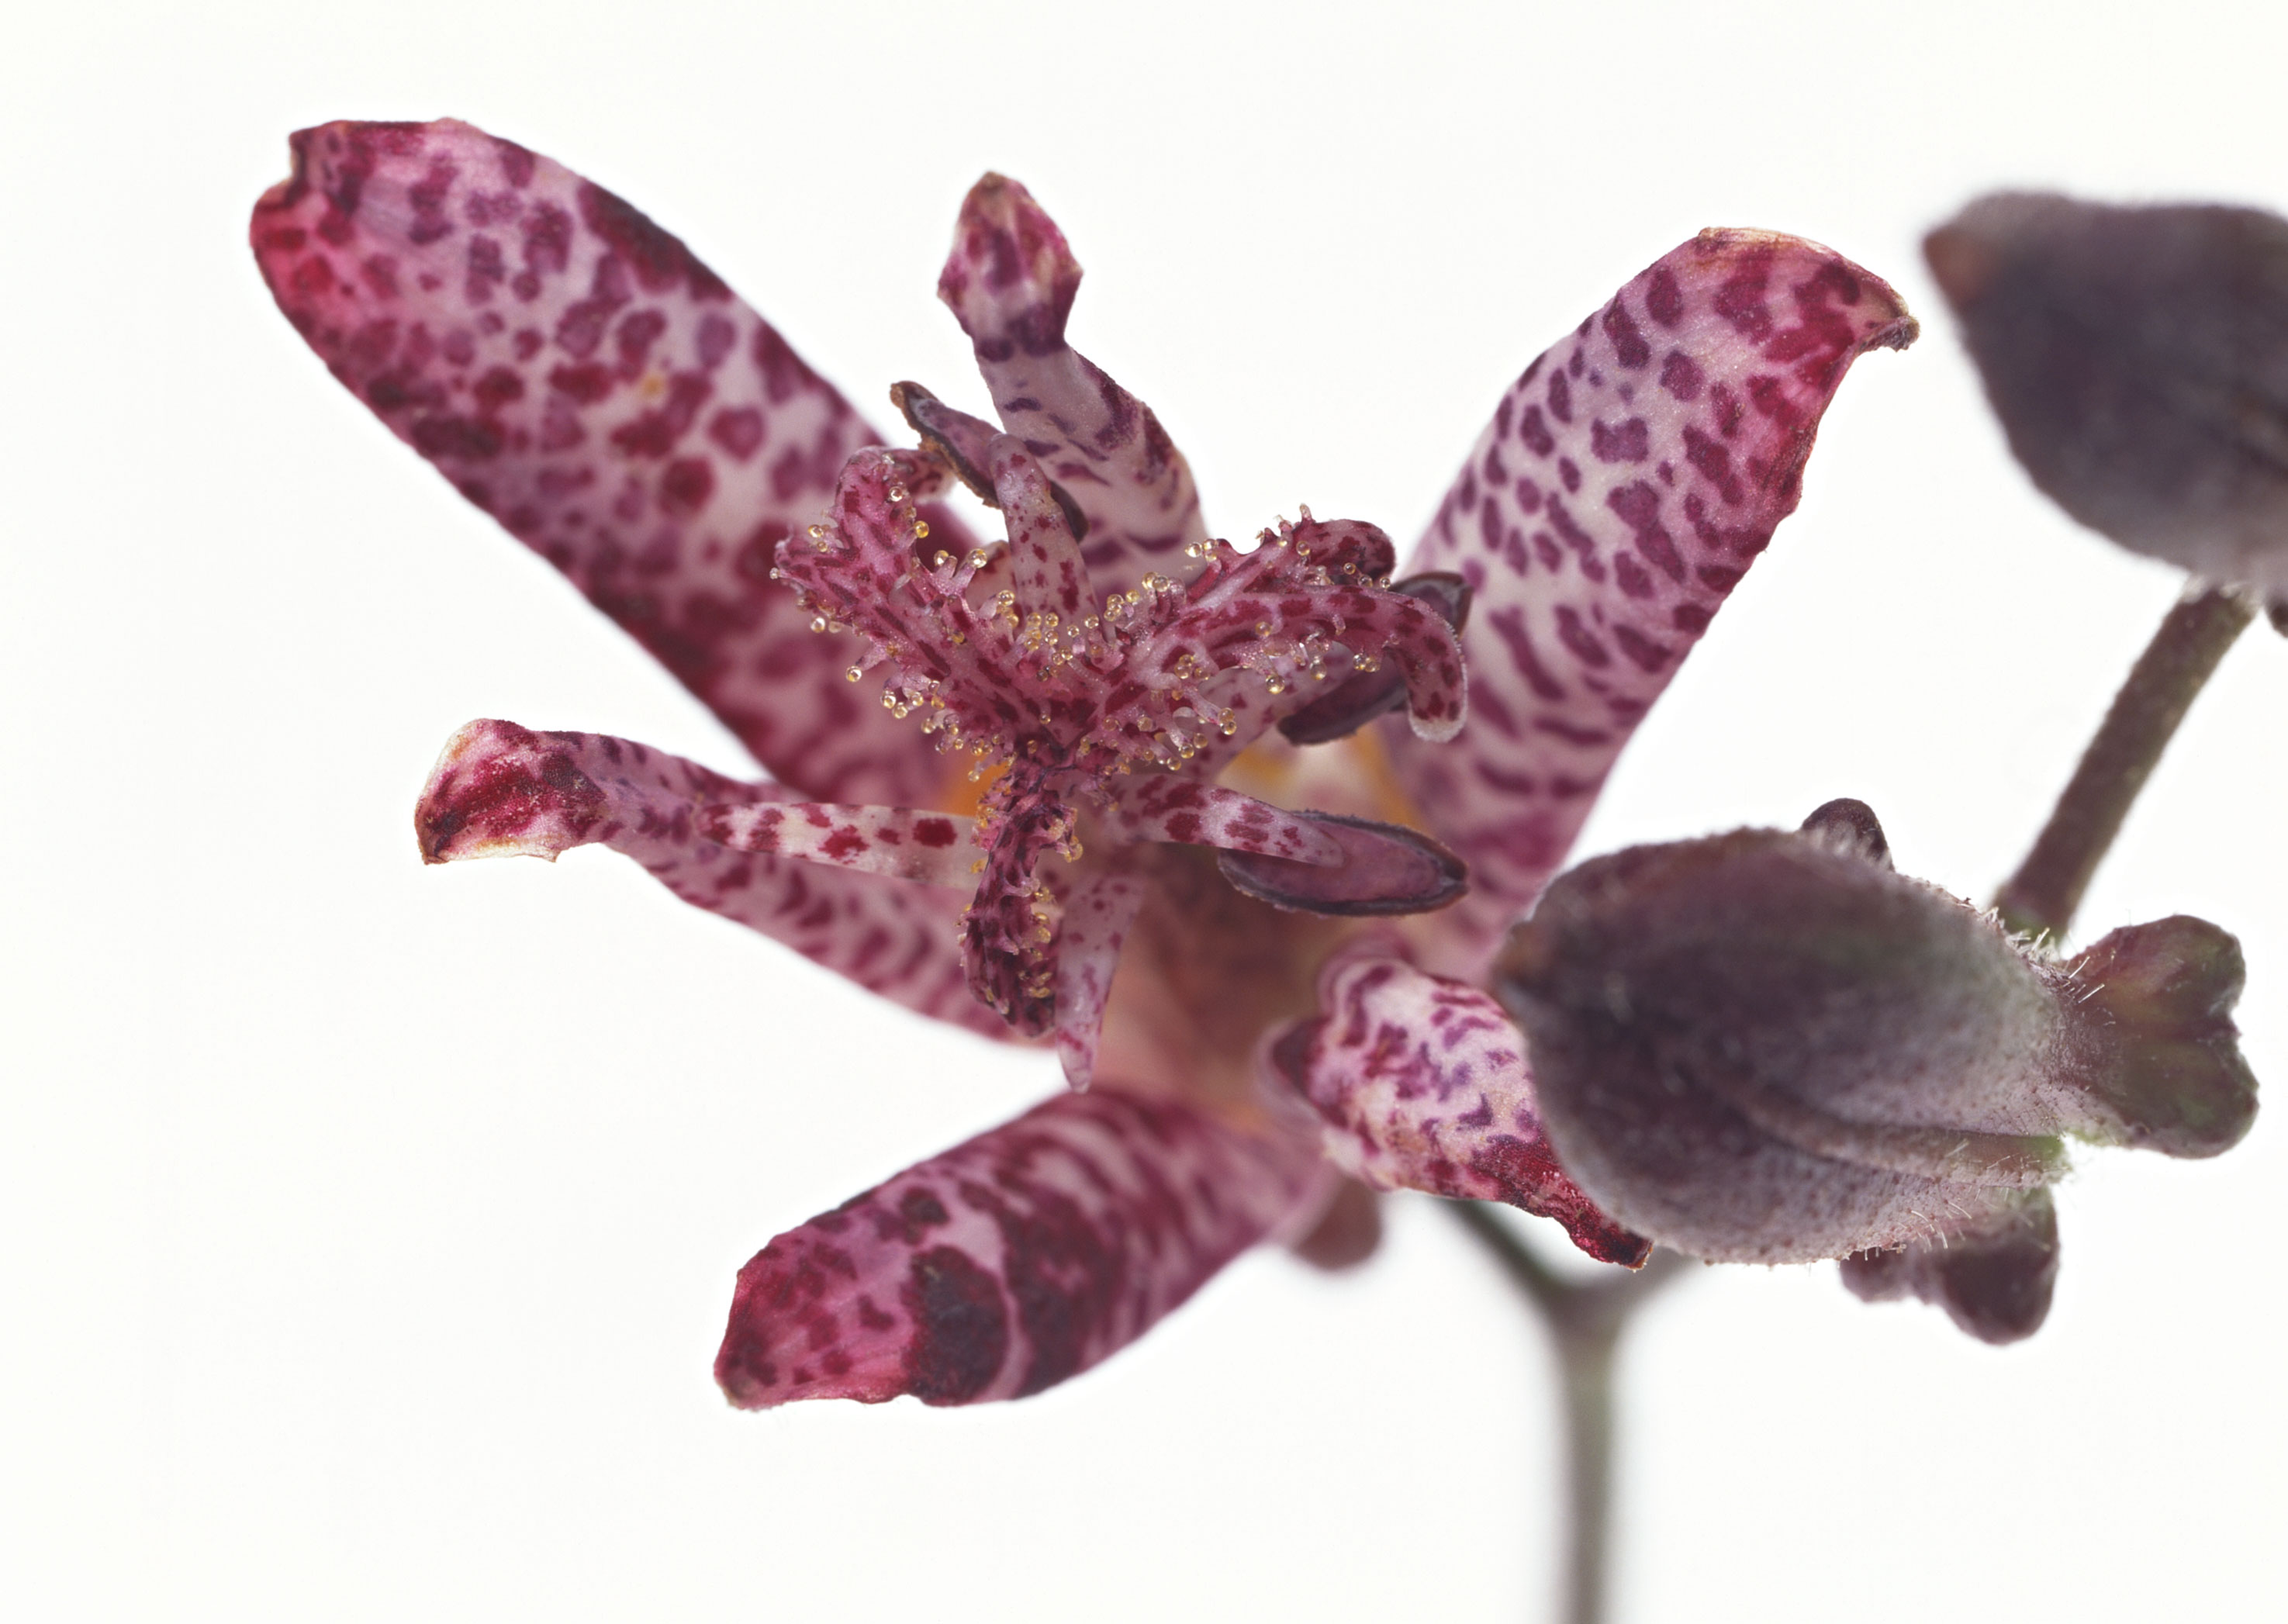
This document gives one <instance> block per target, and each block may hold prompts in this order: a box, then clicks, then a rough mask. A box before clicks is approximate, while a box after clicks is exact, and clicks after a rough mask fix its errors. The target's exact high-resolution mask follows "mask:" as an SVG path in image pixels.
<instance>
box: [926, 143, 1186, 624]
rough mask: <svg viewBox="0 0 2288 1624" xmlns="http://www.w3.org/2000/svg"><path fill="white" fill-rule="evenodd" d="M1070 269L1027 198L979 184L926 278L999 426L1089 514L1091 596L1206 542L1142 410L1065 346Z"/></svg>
mask: <svg viewBox="0 0 2288 1624" xmlns="http://www.w3.org/2000/svg"><path fill="white" fill-rule="evenodd" d="M1079 288H1080V265H1079V264H1078V262H1076V260H1075V259H1074V258H1073V256H1072V250H1071V249H1070V248H1069V247H1068V246H1067V245H1066V243H1065V239H1064V234H1063V233H1062V232H1061V231H1059V230H1058V229H1057V226H1056V222H1055V221H1053V220H1052V219H1050V218H1049V217H1048V215H1047V214H1046V213H1045V211H1044V210H1042V208H1041V206H1040V205H1039V204H1038V203H1037V202H1034V201H1033V198H1032V194H1030V193H1029V192H1027V191H1026V190H1025V188H1024V187H1023V186H1019V185H1018V184H1017V183H1016V182H1015V181H1013V180H1010V179H1008V178H1005V177H1003V176H1000V175H988V176H986V177H985V178H983V179H982V180H980V181H979V182H978V183H977V184H976V185H975V186H973V187H971V188H970V192H969V195H968V196H967V197H966V198H965V199H963V200H962V204H961V218H960V221H959V222H958V223H957V225H956V226H955V228H954V241H953V252H952V253H951V255H950V256H949V257H948V258H947V260H946V262H945V270H944V272H943V273H942V274H941V276H940V277H939V278H938V284H937V290H938V297H940V298H941V299H943V300H944V301H945V302H946V305H948V306H949V308H950V309H951V310H952V311H953V313H954V315H955V316H956V317H957V319H958V320H959V321H960V322H961V330H962V331H963V332H965V333H966V334H968V335H969V338H970V342H971V344H972V345H973V346H974V347H975V349H976V352H977V365H978V369H979V370H980V371H981V372H982V373H984V375H985V382H986V384H987V386H988V387H989V388H990V389H991V390H992V392H993V405H994V409H995V410H996V411H997V412H999V413H1000V416H1001V425H1002V427H1004V428H1005V429H1006V430H1008V432H1010V433H1012V434H1013V435H1015V436H1016V437H1017V438H1018V439H1019V440H1022V441H1023V442H1024V443H1025V447H1026V448H1027V449H1028V450H1029V451H1031V452H1032V454H1033V455H1034V456H1037V457H1039V458H1040V459H1041V460H1042V462H1043V463H1044V464H1045V466H1046V468H1047V470H1048V474H1049V477H1050V478H1051V479H1054V480H1056V481H1057V482H1058V483H1059V484H1061V486H1063V487H1064V488H1065V489H1067V490H1068V491H1069V492H1070V493H1071V494H1072V496H1073V499H1074V500H1075V501H1076V502H1077V503H1080V506H1081V509H1082V511H1084V513H1085V514H1086V515H1087V516H1088V525H1087V530H1088V538H1087V543H1086V547H1085V552H1086V556H1087V559H1088V566H1089V572H1090V575H1091V578H1092V582H1093V590H1094V594H1095V596H1097V597H1098V598H1101V597H1103V596H1104V594H1106V593H1107V592H1109V591H1112V590H1115V589H1116V588H1121V587H1126V586H1129V585H1132V584H1133V582H1134V581H1135V579H1136V577H1137V576H1138V575H1139V574H1140V573H1142V571H1143V570H1144V569H1145V568H1147V567H1148V566H1151V565H1154V564H1156V563H1162V562H1165V561H1167V560H1168V559H1169V558H1172V556H1173V555H1174V554H1176V553H1177V552H1179V551H1180V550H1182V549H1183V548H1185V547H1188V546H1189V545H1190V544H1192V543H1195V542H1201V541H1204V540H1206V539H1207V527H1206V525H1205V523H1204V521H1203V520H1202V519H1201V517H1200V497H1199V491H1198V490H1197V488H1196V487H1195V486H1194V485H1193V483H1192V471H1191V469H1190V468H1189V467H1188V465H1187V464H1186V463H1185V462H1184V458H1183V454H1182V453H1181V452H1180V451H1178V450H1177V449H1176V448H1175V446H1174V444H1173V443H1172V441H1171V440H1169V439H1168V433H1167V431H1166V430H1165V429H1163V428H1162V427H1161V426H1160V420H1159V419H1158V418H1157V417H1156V416H1153V415H1152V408H1150V407H1148V406H1146V405H1145V404H1144V403H1143V402H1142V401H1140V400H1137V399H1136V397H1135V396H1133V395H1132V394H1130V393H1129V392H1127V391H1126V390H1124V389H1123V388H1121V386H1120V385H1119V384H1116V383H1114V382H1113V381H1112V379H1110V378H1108V377H1107V376H1105V375H1104V373H1103V372H1102V371H1101V370H1100V369H1099V368H1097V367H1096V366H1095V365H1094V364H1093V363H1092V362H1091V361H1090V360H1088V359H1087V358H1086V357H1085V356H1083V355H1082V354H1080V353H1078V352H1077V351H1075V350H1073V349H1071V348H1069V346H1068V345H1066V343H1065V317H1066V316H1067V315H1068V314H1069V313H1070V312H1071V310H1072V302H1073V295H1074V294H1075V293H1076V292H1077V291H1078V290H1079Z"/></svg>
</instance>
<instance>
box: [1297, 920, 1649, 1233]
mask: <svg viewBox="0 0 2288 1624" xmlns="http://www.w3.org/2000/svg"><path fill="white" fill-rule="evenodd" d="M1319 1007H1320V1009H1321V1010H1322V1011H1323V1013H1321V1014H1319V1015H1316V1016H1314V1017H1312V1018H1309V1019H1307V1020H1302V1021H1298V1022H1297V1023H1296V1024H1295V1025H1293V1026H1290V1027H1289V1028H1287V1030H1286V1031H1285V1032H1283V1033H1282V1034H1280V1035H1279V1036H1278V1037H1276V1038H1275V1039H1274V1040H1273V1041H1272V1042H1270V1043H1269V1044H1268V1045H1267V1047H1266V1050H1265V1054H1266V1057H1267V1059H1268V1061H1269V1063H1270V1069H1271V1070H1273V1071H1275V1072H1276V1073H1278V1074H1279V1075H1280V1076H1281V1077H1283V1078H1284V1080H1285V1081H1287V1082H1288V1083H1289V1084H1291V1086H1292V1087H1293V1088H1294V1089H1295V1091H1296V1092H1297V1093H1299V1094H1300V1095H1301V1096H1302V1097H1304V1098H1305V1099H1306V1100H1307V1101H1309V1102H1310V1105H1311V1107H1312V1109H1313V1110H1314V1111H1315V1112H1316V1113H1318V1117H1319V1130H1320V1134H1321V1137H1322V1139H1323V1144H1324V1148H1325V1150H1326V1153H1327V1159H1328V1160H1329V1161H1332V1162H1333V1163H1334V1164H1335V1165H1336V1166H1337V1167H1339V1168H1342V1169H1343V1171H1345V1172H1347V1173H1348V1174H1351V1175H1352V1176H1354V1177H1356V1178H1358V1179H1361V1180H1362V1181H1363V1182H1365V1183H1366V1184H1371V1185H1373V1186H1374V1187H1375V1188H1376V1189H1378V1190H1401V1189H1404V1190H1426V1191H1428V1192H1431V1193H1432V1194H1433V1195H1448V1196H1455V1197H1458V1198H1462V1199H1466V1200H1481V1201H1506V1202H1507V1203H1508V1204H1509V1205H1511V1206H1513V1207H1517V1208H1522V1209H1523V1210H1525V1211H1527V1212H1529V1213H1534V1214H1537V1215H1538V1216H1542V1217H1546V1218H1554V1219H1556V1220H1557V1222H1558V1223H1560V1224H1563V1225H1564V1227H1565V1232H1566V1233H1567V1234H1569V1235H1570V1236H1571V1237H1572V1238H1573V1244H1574V1245H1575V1246H1577V1247H1579V1248H1581V1249H1582V1250H1583V1251H1585V1252H1586V1253H1587V1254H1588V1255H1589V1256H1592V1257H1594V1258H1598V1259H1600V1260H1601V1261H1603V1262H1605V1263H1614V1264H1626V1265H1628V1266H1629V1267H1630V1268H1634V1267H1636V1266H1637V1265H1638V1264H1641V1263H1643V1262H1644V1260H1645V1256H1646V1254H1647V1253H1648V1252H1649V1251H1650V1250H1651V1249H1652V1243H1651V1242H1650V1241H1649V1240H1646V1239H1645V1238H1644V1237H1643V1236H1641V1235H1639V1234H1635V1233H1633V1232H1631V1231H1629V1230H1627V1229H1625V1228H1624V1227H1622V1226H1621V1225H1620V1224H1616V1223H1615V1222H1613V1220H1612V1219H1611V1218H1609V1217H1608V1216H1605V1214H1604V1213H1603V1212H1602V1211H1601V1210H1599V1208H1598V1207H1597V1204H1596V1203H1595V1202H1594V1201H1593V1200H1590V1199H1589V1198H1588V1196H1586V1195H1585V1194H1584V1193H1583V1192H1581V1190H1580V1188H1579V1186H1577V1185H1576V1184H1574V1182H1573V1180H1572V1179H1571V1177H1569V1176H1568V1175H1567V1173H1566V1171H1565V1169H1564V1168H1561V1167H1560V1166H1559V1165H1558V1163H1557V1157H1556V1153H1554V1152H1553V1151H1552V1150H1551V1149H1550V1146H1549V1139H1548V1137H1547V1135H1545V1133H1544V1132H1543V1131H1542V1127H1541V1117H1540V1114H1539V1112H1538V1109H1537V1106H1536V1104H1535V1101H1534V1096H1533V1075H1532V1073H1530V1072H1529V1071H1528V1070H1527V1069H1526V1064H1525V1041H1524V1038H1523V1037H1522V1035H1521V1034H1520V1033H1519V1032H1518V1029H1517V1028H1516V1027H1515V1026H1513V1025H1512V1024H1511V1022H1510V1019H1509V1018H1508V1017H1507V1016H1506V1015H1505V1014H1504V1013H1503V1012H1502V1007H1501V1005H1500V1004H1498V1003H1497V1002H1494V1000H1493V999H1492V998H1490V996H1488V995H1487V994H1484V993H1482V992H1480V991H1479V990H1478V989H1477V988H1475V987H1473V986H1463V985H1462V984H1461V983H1460V982H1458V981H1449V980H1446V979H1444V978H1442V977H1438V976H1426V975H1424V974H1423V973H1422V972H1421V971H1420V970H1416V969H1415V968H1414V967H1413V966H1411V965H1410V964H1407V963H1404V962H1403V961H1402V960H1398V959H1394V958H1382V957H1376V956H1373V955H1371V954H1368V953H1355V954H1349V955H1343V956H1341V957H1339V958H1337V959H1334V960H1332V961H1331V962H1330V963H1329V964H1328V966H1327V968H1326V969H1325V970H1323V971H1322V972H1321V975H1320V978H1319Z"/></svg>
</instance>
